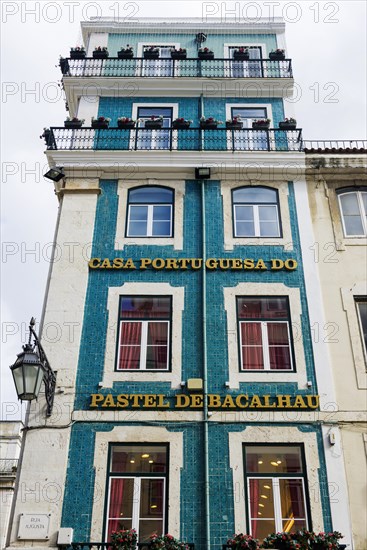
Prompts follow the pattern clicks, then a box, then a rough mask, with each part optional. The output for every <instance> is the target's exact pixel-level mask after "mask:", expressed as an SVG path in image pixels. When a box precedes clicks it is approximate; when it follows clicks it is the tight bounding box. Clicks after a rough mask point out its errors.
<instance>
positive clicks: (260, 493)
mask: <svg viewBox="0 0 367 550" xmlns="http://www.w3.org/2000/svg"><path fill="white" fill-rule="evenodd" d="M249 481H250V508H251V518H253V519H256V518H258V517H259V516H262V517H263V518H267V519H270V518H274V517H275V516H274V496H273V483H272V480H271V479H250V480H249ZM258 519H260V518H258Z"/></svg>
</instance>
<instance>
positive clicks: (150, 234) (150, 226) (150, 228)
mask: <svg viewBox="0 0 367 550" xmlns="http://www.w3.org/2000/svg"><path fill="white" fill-rule="evenodd" d="M132 206H146V207H147V208H148V215H147V232H146V234H145V235H132V234H130V212H131V207H132ZM156 206H169V208H170V219H169V222H170V225H169V235H153V212H154V208H155V207H156ZM172 212H173V210H172V203H167V202H166V203H145V204H144V203H130V202H129V204H128V219H127V235H126V236H127V237H134V238H137V239H139V238H140V237H142V238H144V237H154V238H168V239H169V238H170V237H172Z"/></svg>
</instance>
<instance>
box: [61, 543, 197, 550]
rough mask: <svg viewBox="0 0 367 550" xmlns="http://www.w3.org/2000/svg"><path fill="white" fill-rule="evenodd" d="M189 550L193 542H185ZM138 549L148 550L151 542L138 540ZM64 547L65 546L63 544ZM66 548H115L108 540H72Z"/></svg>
mask: <svg viewBox="0 0 367 550" xmlns="http://www.w3.org/2000/svg"><path fill="white" fill-rule="evenodd" d="M186 545H187V546H188V548H189V550H195V544H193V543H192V542H187V543H186ZM137 547H138V550H150V548H151V547H152V543H151V542H138V545H137ZM64 548H65V546H64ZM66 550H116V546H114V545H113V544H112V543H110V542H73V543H71V544H70V545H69V546H67V547H66Z"/></svg>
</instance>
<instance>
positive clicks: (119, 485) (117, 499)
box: [108, 479, 125, 541]
mask: <svg viewBox="0 0 367 550" xmlns="http://www.w3.org/2000/svg"><path fill="white" fill-rule="evenodd" d="M124 481H125V480H124V479H111V487H110V509H109V512H108V516H109V517H110V518H120V513H121V504H122V498H123V494H124ZM120 521H121V520H120V519H110V520H109V522H108V541H110V540H111V533H112V531H116V530H117V529H119V526H120Z"/></svg>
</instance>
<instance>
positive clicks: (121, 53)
mask: <svg viewBox="0 0 367 550" xmlns="http://www.w3.org/2000/svg"><path fill="white" fill-rule="evenodd" d="M117 57H118V58H119V59H132V58H133V57H134V52H130V51H128V52H127V51H119V52H117Z"/></svg>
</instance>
